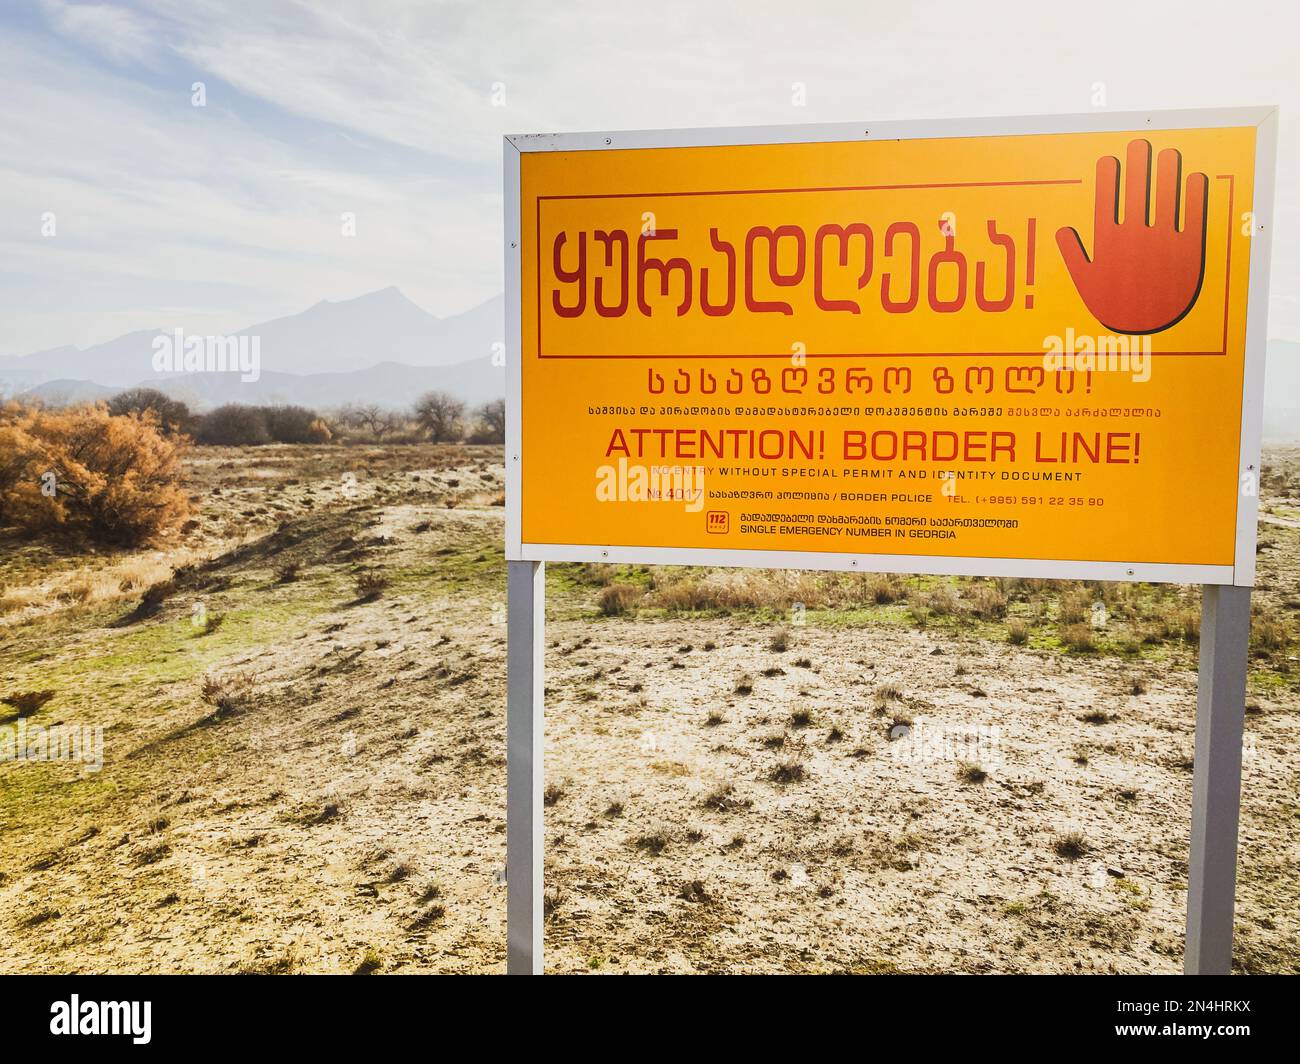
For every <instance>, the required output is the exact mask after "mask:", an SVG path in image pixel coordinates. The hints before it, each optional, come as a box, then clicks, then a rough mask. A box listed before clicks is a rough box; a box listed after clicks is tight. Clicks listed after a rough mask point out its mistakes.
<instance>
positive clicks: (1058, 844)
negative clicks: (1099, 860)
mask: <svg viewBox="0 0 1300 1064" xmlns="http://www.w3.org/2000/svg"><path fill="white" fill-rule="evenodd" d="M1091 849H1092V847H1090V846H1089V845H1088V840H1087V839H1085V838H1084V837H1083V833H1082V832H1080V831H1069V832H1066V833H1065V834H1064V835H1058V836H1057V837H1056V839H1055V841H1053V843H1052V852H1053V853H1055V854H1056V856H1057V857H1060V858H1062V859H1063V860H1066V861H1077V860H1078V859H1079V858H1080V857H1083V856H1084V855H1086V854H1087V853H1088V852H1090V850H1091Z"/></svg>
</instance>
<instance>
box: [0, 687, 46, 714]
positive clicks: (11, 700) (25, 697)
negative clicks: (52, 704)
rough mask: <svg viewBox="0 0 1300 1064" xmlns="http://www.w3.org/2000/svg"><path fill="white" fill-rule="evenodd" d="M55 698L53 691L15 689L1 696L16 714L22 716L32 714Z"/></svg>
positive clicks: (1, 699)
mask: <svg viewBox="0 0 1300 1064" xmlns="http://www.w3.org/2000/svg"><path fill="white" fill-rule="evenodd" d="M53 698H54V692H53V691H15V692H13V693H12V694H8V695H5V696H4V697H3V698H0V702H3V703H4V704H5V705H6V706H12V707H13V709H14V715H15V716H16V717H18V718H22V717H30V716H32V715H33V714H35V713H36V712H37V711H38V710H39V709H40V708H41V707H42V706H44V705H45V704H46V703H48V702H49V701H50V700H51V699H53Z"/></svg>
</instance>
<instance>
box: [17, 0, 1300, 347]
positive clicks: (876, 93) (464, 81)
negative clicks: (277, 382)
mask: <svg viewBox="0 0 1300 1064" xmlns="http://www.w3.org/2000/svg"><path fill="white" fill-rule="evenodd" d="M0 34H2V35H0V99H2V100H3V105H2V106H0V203H2V204H3V206H2V207H0V248H2V249H3V265H2V266H0V353H3V354H17V353H25V352H28V351H32V350H36V349H39V348H44V347H52V346H56V345H60V344H65V343H75V344H77V345H79V346H85V345H87V344H91V343H96V342H99V341H103V340H107V339H111V338H112V337H114V336H117V335H119V334H121V333H123V332H126V331H128V330H130V329H135V328H153V327H164V328H173V327H176V326H180V327H183V328H186V329H189V330H193V331H221V330H233V329H236V328H240V327H242V326H245V325H248V324H251V323H253V322H255V321H258V320H262V319H265V318H269V317H276V316H280V315H283V314H289V313H294V312H297V311H299V310H302V309H304V308H306V307H308V306H310V305H311V304H313V303H315V302H317V301H318V300H320V299H347V298H350V297H352V296H356V295H360V294H362V293H363V292H367V291H371V290H373V289H376V288H383V287H387V286H389V285H397V286H398V287H400V288H401V289H402V290H403V291H404V292H405V293H406V294H407V295H408V296H410V297H411V298H412V299H414V300H415V301H416V302H417V303H419V304H421V305H422V306H424V307H426V308H427V309H429V310H431V311H433V312H434V313H437V314H443V315H445V314H451V313H455V312H457V311H460V310H463V309H466V308H468V307H470V306H472V305H474V304H475V303H478V302H480V301H482V300H483V299H486V298H487V297H489V296H491V295H494V294H496V293H497V292H499V291H500V290H501V286H502V272H501V242H500V231H501V217H500V216H501V174H500V158H501V139H500V138H501V135H502V133H506V132H542V131H548V132H549V131H557V130H577V129H624V128H644V127H680V126H706V125H735V124H771V123H789V122H805V121H807V122H821V121H855V122H863V121H871V120H880V119H888V118H929V117H940V116H962V115H988V114H1025V113H1051V112H1075V111H1087V110H1090V109H1092V107H1093V95H1094V86H1095V85H1096V84H1097V83H1102V84H1103V85H1104V89H1105V98H1106V100H1105V102H1106V106H1107V108H1108V109H1112V110H1133V109H1147V108H1168V107H1205V106H1222V105H1239V104H1279V105H1281V107H1282V123H1281V155H1280V163H1279V175H1278V176H1279V183H1278V190H1277V217H1276V227H1275V230H1274V233H1275V235H1274V250H1273V276H1272V313H1271V320H1270V333H1271V335H1273V336H1274V337H1280V338H1286V339H1292V340H1300V247H1298V246H1297V245H1298V244H1300V143H1298V141H1300V125H1298V124H1297V115H1300V53H1298V52H1297V48H1296V40H1297V37H1298V36H1300V14H1297V4H1296V3H1295V0H1290V2H1289V3H1255V2H1250V0H1236V2H1234V3H1231V4H1225V3H1218V2H1210V0H1179V2H1168V3H1165V2H1155V3H1151V2H1146V0H1122V2H1116V3H1112V2H1109V0H1090V2H1089V3H1069V4H1066V3H1053V2H1050V0H1037V2H1032V3H1021V2H1012V3H1003V2H997V3H973V2H969V0H959V2H951V3H899V2H897V0H894V2H892V3H877V2H874V0H858V2H853V3H838V2H827V0H822V2H817V0H799V2H791V0H748V2H742V3H731V2H727V3H711V2H709V0H689V2H685V3H681V2H677V0H654V2H653V3H644V2H642V3H621V2H618V0H599V2H587V0H553V2H546V3H543V2H540V0H539V2H532V3H526V2H493V0H452V2H433V0H423V2H417V0H355V2H354V0H315V2H310V3H308V2H303V3H297V2H289V0H257V2H227V0H139V2H136V3H120V4H117V3H112V4H110V3H103V4H80V3H68V2H64V0H46V2H29V3H23V2H21V0H18V2H16V0H6V2H5V4H4V7H3V9H2V10H0ZM194 82H203V83H204V89H205V92H206V106H204V107H195V106H193V103H192V97H193V89H192V86H193V84H194ZM796 82H799V83H802V84H803V85H805V86H806V106H802V107H800V106H795V104H794V98H793V93H792V86H793V85H794V83H796ZM502 102H503V103H504V106H498V104H500V103H502ZM345 211H350V212H353V213H354V214H355V216H356V236H355V237H345V236H343V235H342V234H341V232H340V229H341V225H340V215H341V214H342V213H343V212H345ZM47 212H50V213H52V214H53V216H54V224H55V227H56V235H55V236H52V237H50V236H43V235H42V219H43V216H44V215H46V214H47Z"/></svg>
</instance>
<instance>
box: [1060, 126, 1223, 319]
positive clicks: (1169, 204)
mask: <svg viewBox="0 0 1300 1064" xmlns="http://www.w3.org/2000/svg"><path fill="white" fill-rule="evenodd" d="M1182 165H1183V160H1182V156H1181V155H1180V154H1179V153H1178V150H1177V149H1176V148H1166V149H1165V150H1164V151H1162V152H1161V153H1160V158H1159V160H1158V162H1157V171H1156V172H1157V178H1156V190H1155V191H1156V196H1155V201H1156V204H1155V216H1154V221H1153V224H1151V225H1148V224H1147V209H1148V207H1149V206H1150V201H1151V145H1150V144H1148V143H1147V142H1146V141H1145V140H1135V141H1133V142H1132V143H1130V144H1129V146H1128V161H1127V162H1126V164H1125V167H1126V169H1127V173H1126V175H1125V178H1126V184H1125V189H1124V221H1123V222H1120V220H1119V214H1118V206H1119V176H1120V175H1119V160H1118V159H1116V158H1114V157H1113V156H1109V155H1108V156H1106V157H1104V158H1102V159H1098V160H1097V194H1096V205H1095V215H1094V220H1093V234H1092V239H1093V254H1092V258H1091V259H1090V258H1088V254H1087V252H1085V251H1084V250H1083V241H1082V240H1081V239H1080V238H1079V233H1078V230H1076V229H1073V228H1064V229H1058V230H1057V231H1056V246H1057V247H1059V248H1060V249H1061V257H1062V258H1063V259H1065V265H1066V268H1067V269H1068V270H1069V271H1070V277H1071V278H1073V280H1074V287H1075V288H1077V289H1078V290H1079V295H1081V296H1082V297H1083V301H1084V303H1086V304H1087V306H1088V309H1089V310H1090V311H1092V314H1093V316H1094V317H1095V318H1096V319H1097V320H1098V321H1100V322H1101V323H1102V324H1103V325H1104V326H1106V328H1108V329H1110V330H1111V331H1112V332H1121V333H1154V332H1160V330H1161V329H1168V328H1169V327H1170V326H1171V325H1174V324H1175V323H1177V322H1178V321H1179V320H1181V319H1182V317H1183V316H1184V315H1185V314H1186V313H1187V312H1188V311H1189V310H1191V309H1192V305H1193V304H1194V303H1195V302H1196V297H1197V295H1198V294H1199V293H1200V290H1201V278H1202V277H1203V276H1204V272H1205V197H1206V194H1207V191H1208V189H1209V180H1208V179H1207V178H1206V176H1205V175H1204V174H1190V175H1189V176H1188V178H1187V207H1186V210H1185V212H1184V216H1183V227H1182V229H1179V228H1178V201H1179V193H1180V192H1181V190H1182V189H1181V186H1182V180H1181V179H1182Z"/></svg>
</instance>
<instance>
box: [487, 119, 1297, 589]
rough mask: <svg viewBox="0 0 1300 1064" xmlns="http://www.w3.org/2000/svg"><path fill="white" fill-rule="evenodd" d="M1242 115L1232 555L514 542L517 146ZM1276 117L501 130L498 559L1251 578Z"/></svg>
mask: <svg viewBox="0 0 1300 1064" xmlns="http://www.w3.org/2000/svg"><path fill="white" fill-rule="evenodd" d="M1245 125H1254V126H1256V127H1257V128H1258V132H1257V134H1256V147H1255V187H1254V197H1253V199H1254V201H1253V204H1252V207H1253V211H1254V216H1255V217H1254V225H1255V232H1254V236H1253V238H1252V240H1251V249H1250V287H1249V293H1248V296H1247V318H1246V350H1245V370H1244V377H1243V389H1242V391H1243V394H1242V408H1241V438H1240V445H1239V450H1238V454H1239V462H1240V468H1239V476H1238V491H1237V500H1238V502H1237V535H1236V542H1235V552H1234V558H1235V562H1234V564H1233V565H1188V564H1174V563H1161V562H1138V561H1132V562H1125V561H1116V562H1099V561H1080V560H1070V559H1041V558H979V557H970V556H965V555H952V556H942V555H930V554H869V553H868V554H858V553H821V552H817V551H781V550H748V549H743V548H728V549H720V550H714V549H708V548H697V547H650V546H644V547H638V546H613V545H610V544H601V543H575V544H549V543H525V542H523V537H522V529H523V520H522V511H523V493H522V487H523V463H524V461H525V460H527V456H526V455H525V454H524V453H523V450H522V440H523V436H522V417H523V410H522V401H523V361H522V342H521V340H522V338H521V328H522V324H521V323H522V315H521V297H522V292H521V282H520V278H521V274H522V260H521V254H522V250H523V249H522V247H521V244H522V236H521V229H520V202H519V191H520V181H519V164H520V157H521V156H522V154H523V153H525V152H554V151H614V150H620V151H621V150H627V149H636V148H685V147H716V146H727V145H755V144H810V143H827V142H844V141H863V140H872V141H888V140H916V139H932V138H944V137H995V136H1020V135H1026V136H1027V135H1032V134H1044V133H1110V132H1130V131H1137V130H1143V129H1152V130H1177V129H1209V128H1221V127H1229V126H1245ZM1277 125H1278V121H1277V108H1276V107H1236V108H1210V109H1194V110H1176V111H1115V112H1107V111H1102V112H1094V113H1088V114H1076V115H1054V116H1048V115H1041V116H1038V115H1035V116H1025V117H1007V118H973V119H935V120H930V121H915V122H912V121H909V122H879V123H874V122H873V123H863V124H853V123H828V124H813V125H798V126H748V127H746V126H741V127H733V128H718V129H676V130H640V131H632V132H628V131H624V132H615V133H554V134H530V135H511V136H507V137H506V138H505V141H504V155H505V157H504V171H505V204H504V206H505V285H506V304H505V315H506V316H505V325H506V331H505V357H506V515H505V516H506V559H507V560H508V561H557V562H622V563H632V564H646V565H716V566H735V567H747V568H770V569H811V570H836V571H843V572H871V573H926V574H933V575H936V576H1021V577H1039V578H1044V579H1059V580H1135V581H1149V582H1155V583H1183V584H1232V585H1236V586H1238V587H1251V586H1253V585H1254V583H1255V538H1256V527H1257V523H1258V491H1257V492H1256V494H1255V495H1246V494H1244V493H1243V492H1242V490H1241V485H1242V484H1244V483H1246V482H1247V478H1250V477H1253V479H1254V482H1255V483H1256V484H1258V481H1259V463H1260V448H1261V436H1262V431H1263V402H1264V361H1265V357H1266V353H1267V346H1268V336H1267V334H1268V282H1269V257H1270V251H1271V246H1272V217H1273V192H1274V186H1275V169H1276V164H1275V160H1276V157H1277ZM810 357H815V356H810ZM1194 491H1195V489H1194V488H1190V487H1189V493H1191V492H1194Z"/></svg>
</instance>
